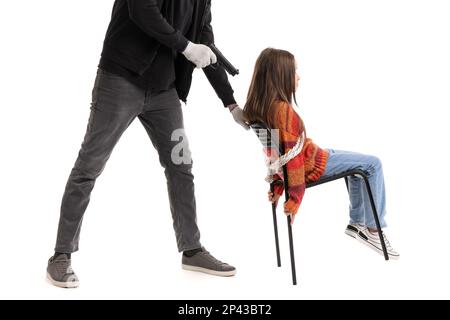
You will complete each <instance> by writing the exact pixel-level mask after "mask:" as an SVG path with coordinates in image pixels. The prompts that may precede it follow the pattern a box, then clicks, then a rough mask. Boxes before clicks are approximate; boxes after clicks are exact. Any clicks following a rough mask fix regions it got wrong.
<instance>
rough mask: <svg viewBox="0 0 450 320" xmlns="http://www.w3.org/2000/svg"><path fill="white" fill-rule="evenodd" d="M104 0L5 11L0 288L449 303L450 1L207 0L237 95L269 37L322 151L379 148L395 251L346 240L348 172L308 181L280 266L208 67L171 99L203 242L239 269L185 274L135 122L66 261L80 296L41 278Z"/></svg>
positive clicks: (252, 141)
mask: <svg viewBox="0 0 450 320" xmlns="http://www.w3.org/2000/svg"><path fill="white" fill-rule="evenodd" d="M112 4H113V1H112V0H108V1H88V0H79V1H76V2H73V1H60V0H58V1H57V0H47V1H32V0H29V1H7V2H6V1H2V2H1V5H0V39H1V50H0V57H1V58H0V88H1V89H0V90H1V91H0V106H1V118H0V119H1V120H0V121H1V125H0V139H1V140H0V141H1V157H0V164H1V166H0V172H1V176H0V177H1V184H0V188H1V190H0V257H1V261H0V298H3V299H14V298H27V299H28V298H41V299H47V298H53V299H79V298H80V299H94V298H95V299H97V298H99V299H119V298H121V299H231V298H234V299H315V298H325V299H329V298H340V299H347V298H358V299H365V298H387V299H391V298H450V294H449V290H448V287H449V285H450V275H449V272H448V270H450V259H449V253H448V245H449V240H448V236H447V234H448V232H447V230H448V226H449V222H450V217H449V213H450V212H449V202H448V198H449V196H448V187H447V182H448V181H450V177H449V172H448V170H447V166H448V164H447V161H448V158H449V151H448V142H447V137H448V134H449V129H448V117H447V114H448V112H447V110H448V108H449V107H450V95H449V87H450V59H449V58H448V57H450V41H449V33H448V30H450V19H448V17H449V13H450V12H449V10H450V6H449V4H448V2H447V1H444V0H443V1H438V0H427V1H400V0H395V1H392V0H390V1H387V0H379V1H361V0H358V1H357V0H353V1H350V0H341V1H331V0H329V1H326V0H319V1H299V0H295V1H294V0H278V1H276V2H274V1H268V0H258V1H256V0H251V1H250V0H246V1H238V0H227V1H225V0H215V1H213V27H214V29H215V34H216V44H217V45H218V47H219V48H220V49H221V50H222V51H223V52H224V53H225V55H226V56H227V57H228V58H229V59H230V60H231V61H232V62H233V64H235V65H236V66H237V67H238V68H239V69H240V70H241V74H240V75H239V76H238V77H236V78H232V79H231V83H232V85H233V87H234V88H235V95H236V98H237V100H238V101H239V103H240V104H241V105H243V104H244V103H245V97H246V94H247V89H248V85H249V82H250V78H251V74H252V71H253V66H254V62H255V59H256V57H257V56H258V54H259V53H260V51H261V50H262V49H264V48H266V47H268V46H272V47H277V48H283V49H287V50H290V51H291V52H293V53H294V54H295V55H296V57H297V59H298V64H299V71H300V74H301V78H302V80H301V88H300V90H299V93H298V101H299V106H300V109H299V112H300V114H301V115H302V117H303V118H304V120H305V122H306V125H307V128H308V133H309V136H310V137H312V138H313V139H314V141H315V142H316V143H317V144H319V145H320V146H322V147H332V148H336V149H345V150H353V151H360V152H364V153H370V154H375V155H378V156H379V157H380V158H381V159H382V160H383V164H384V170H385V177H386V187H387V200H388V202H387V207H388V215H387V221H388V224H389V228H388V229H387V234H388V236H389V239H390V240H391V242H392V244H393V246H394V248H395V249H397V250H398V251H399V252H400V253H401V259H400V260H399V261H391V262H385V261H384V260H383V258H382V257H381V256H379V255H377V254H376V253H374V252H372V251H371V250H369V249H368V248H366V247H364V246H363V245H361V244H360V243H358V242H356V241H355V240H352V239H351V238H349V237H347V236H345V235H344V233H343V231H344V228H345V226H346V223H347V222H348V211H347V205H348V197H347V196H346V189H345V185H344V182H343V181H338V182H334V183H330V184H327V185H324V186H321V187H317V188H314V189H310V190H308V191H307V194H306V197H305V199H304V202H303V204H302V206H301V208H300V211H299V215H298V217H297V219H296V223H295V226H294V237H295V253H296V258H297V273H298V280H299V286H297V287H293V286H292V285H291V278H290V267H289V263H288V258H289V252H288V250H287V249H288V247H287V234H286V223H285V219H284V216H283V214H282V212H281V210H280V212H279V225H280V232H281V234H280V237H281V247H282V262H283V268H281V269H278V268H276V265H275V249H274V243H273V242H274V241H273V229H272V220H271V211H270V205H269V203H268V202H267V201H266V192H267V185H266V183H265V182H264V180H263V179H264V174H265V167H264V161H263V158H262V154H261V148H260V146H259V144H258V142H257V140H256V137H255V136H254V135H253V133H251V132H246V131H244V130H243V129H242V128H241V127H239V126H238V125H237V124H235V123H234V121H233V120H232V117H231V116H230V115H229V113H228V111H227V110H225V109H224V108H223V107H222V105H221V102H220V101H219V100H218V99H217V97H216V96H215V94H214V92H213V90H212V89H211V87H210V86H209V84H208V82H207V81H206V78H205V77H204V76H203V74H202V72H200V71H196V73H195V77H194V84H193V87H192V91H191V95H190V97H189V101H188V105H187V106H183V110H184V114H185V127H186V130H187V134H188V137H189V141H190V145H191V149H192V153H193V158H194V174H195V183H196V194H197V205H198V219H199V225H200V228H201V231H202V242H203V244H204V245H205V246H206V247H207V248H208V249H209V250H210V251H211V252H212V253H213V254H214V255H215V256H217V257H218V258H219V259H222V260H225V261H227V262H229V263H231V264H233V265H235V266H236V267H237V269H238V273H237V275H236V277H234V278H228V279H223V278H215V277H211V276H207V275H203V274H196V273H189V272H185V271H182V270H181V267H180V259H181V257H180V255H179V254H178V252H177V247H176V242H175V237H174V232H173V229H172V224H171V217H170V212H169V204H168V198H167V193H166V183H165V178H164V174H163V170H162V169H161V167H160V165H159V162H158V158H157V154H156V151H155V150H154V149H153V146H152V145H151V143H150V141H149V138H148V137H147V136H146V133H145V131H144V129H143V128H142V127H141V125H140V123H138V122H135V123H134V124H133V125H132V126H131V127H130V128H129V130H128V131H127V132H126V133H125V135H124V136H123V138H122V139H121V141H120V143H119V144H118V146H117V148H116V149H115V151H114V153H113V156H112V158H111V159H110V161H109V162H108V165H107V167H106V170H105V171H104V173H103V175H102V176H101V177H100V178H99V179H98V181H97V185H96V188H95V190H94V192H93V194H92V201H91V204H90V206H89V208H88V210H87V212H86V216H85V220H84V225H83V230H82V239H81V250H80V252H79V253H77V254H74V255H73V265H74V268H75V270H76V272H77V274H78V276H79V277H80V280H81V286H80V288H79V289H77V290H61V289H57V288H54V287H52V286H50V285H49V284H47V283H46V281H45V269H46V264H47V259H48V258H49V256H50V255H51V254H52V249H53V247H54V241H55V238H56V227H57V222H58V218H59V206H60V200H61V197H62V194H63V191H64V186H65V183H66V181H67V177H68V175H69V172H70V169H71V168H72V165H73V163H74V161H75V159H76V155H77V152H78V149H79V147H80V144H81V141H82V138H83V135H84V132H85V129H86V124H87V120H88V116H89V107H90V98H91V97H90V95H91V90H92V86H93V81H94V78H95V74H96V66H97V63H98V60H99V55H100V51H101V47H102V41H103V37H104V34H105V31H106V28H107V25H108V22H109V18H110V14H111V8H112Z"/></svg>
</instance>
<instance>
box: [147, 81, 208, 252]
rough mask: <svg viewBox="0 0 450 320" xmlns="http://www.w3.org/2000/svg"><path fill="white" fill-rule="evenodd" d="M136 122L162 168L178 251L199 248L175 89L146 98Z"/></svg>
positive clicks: (188, 157)
mask: <svg viewBox="0 0 450 320" xmlns="http://www.w3.org/2000/svg"><path fill="white" fill-rule="evenodd" d="M139 120H140V121H141V122H142V124H143V126H144V128H145V130H146V131H147V133H148V135H149V137H150V139H151V141H152V143H153V145H154V147H155V148H156V150H157V151H158V155H159V161H160V163H161V166H162V167H163V168H164V173H165V175H166V179H167V191H168V194H169V201H170V210H171V212H172V218H173V227H174V229H175V235H176V239H177V245H178V250H179V251H180V252H182V251H187V250H192V249H197V248H200V247H201V244H200V231H199V229H198V227H197V218H196V203H195V193H194V176H193V174H192V159H191V154H190V150H189V145H188V141H187V138H186V135H185V134H184V123H183V111H182V109H181V104H180V100H179V98H178V95H177V93H176V91H175V89H172V90H169V91H165V92H163V93H161V94H157V95H153V96H149V97H148V101H147V103H146V106H145V112H144V113H142V114H141V115H140V116H139ZM181 139H182V140H181ZM180 142H181V144H180Z"/></svg>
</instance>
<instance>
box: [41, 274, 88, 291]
mask: <svg viewBox="0 0 450 320" xmlns="http://www.w3.org/2000/svg"><path fill="white" fill-rule="evenodd" d="M47 280H48V281H49V282H50V283H51V284H52V285H54V286H56V287H58V288H64V289H75V288H78V286H79V285H80V282H79V281H71V282H60V281H56V280H53V278H52V277H51V276H50V274H49V273H48V272H47Z"/></svg>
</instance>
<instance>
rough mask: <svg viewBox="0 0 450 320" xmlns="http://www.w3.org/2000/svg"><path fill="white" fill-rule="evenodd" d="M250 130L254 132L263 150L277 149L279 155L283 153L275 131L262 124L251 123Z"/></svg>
mask: <svg viewBox="0 0 450 320" xmlns="http://www.w3.org/2000/svg"><path fill="white" fill-rule="evenodd" d="M250 128H252V130H253V132H255V134H256V136H257V137H258V139H259V141H260V142H261V144H262V145H263V147H264V148H268V149H271V148H277V149H278V151H279V152H280V154H283V153H284V152H283V147H282V145H281V144H280V140H279V136H278V133H277V131H274V130H272V129H270V128H268V127H267V126H266V125H265V124H264V123H262V122H254V123H251V124H250Z"/></svg>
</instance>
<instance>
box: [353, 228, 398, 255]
mask: <svg viewBox="0 0 450 320" xmlns="http://www.w3.org/2000/svg"><path fill="white" fill-rule="evenodd" d="M355 239H357V240H358V241H359V242H361V243H362V244H365V245H366V246H368V247H369V248H371V249H372V250H374V251H375V252H377V253H378V254H381V255H382V256H383V257H384V253H383V249H379V248H378V247H377V246H375V245H374V244H372V243H370V242H369V241H367V240H366V239H364V238H363V237H361V236H360V235H359V234H358V236H357V237H355ZM388 257H389V259H390V260H398V259H399V258H400V256H394V255H391V254H390V253H389V252H388Z"/></svg>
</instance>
